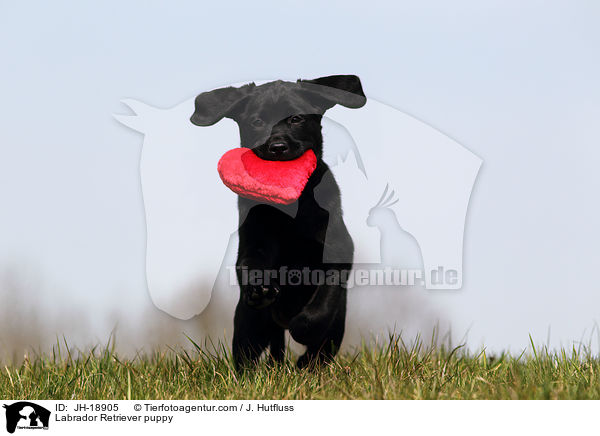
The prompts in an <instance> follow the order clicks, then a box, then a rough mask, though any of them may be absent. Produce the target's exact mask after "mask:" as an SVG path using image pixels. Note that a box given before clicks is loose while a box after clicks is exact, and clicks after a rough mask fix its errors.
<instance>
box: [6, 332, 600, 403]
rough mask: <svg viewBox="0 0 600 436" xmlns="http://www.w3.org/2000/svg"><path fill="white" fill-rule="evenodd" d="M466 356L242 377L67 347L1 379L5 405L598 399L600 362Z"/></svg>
mask: <svg viewBox="0 0 600 436" xmlns="http://www.w3.org/2000/svg"><path fill="white" fill-rule="evenodd" d="M463 350H464V349H463V348H462V347H457V348H454V349H449V348H448V347H444V346H438V347H428V346H424V345H422V344H421V343H420V342H418V341H417V342H416V343H415V345H411V346H406V345H404V344H403V342H402V341H401V340H399V339H398V338H392V340H391V342H390V344H389V345H387V346H382V347H374V348H373V347H371V348H367V347H363V349H361V350H359V351H357V352H356V353H354V354H344V355H340V356H338V357H336V359H335V361H334V362H333V363H331V364H329V365H327V366H324V367H322V368H320V369H318V370H313V371H310V370H303V371H300V370H297V369H295V367H294V365H293V361H292V360H291V357H290V358H289V359H288V361H286V363H284V364H281V365H269V364H268V363H267V362H263V363H261V364H260V365H259V367H258V368H257V369H256V370H255V371H253V372H249V373H246V374H244V375H241V376H240V375H238V374H236V373H235V372H234V371H233V369H232V365H231V362H230V360H229V359H228V358H227V357H226V353H224V351H223V350H221V352H219V353H217V354H218V355H219V356H217V357H214V356H211V355H208V354H206V353H205V352H203V351H201V350H200V348H197V349H196V350H195V351H194V352H193V353H191V352H189V351H183V350H180V351H174V350H171V351H168V352H160V353H159V352H157V353H154V354H152V355H148V356H141V355H140V356H137V357H136V358H134V359H131V360H125V359H121V358H119V357H118V356H117V355H116V354H115V353H114V352H113V350H111V347H106V348H104V349H103V350H100V351H98V350H97V349H96V350H92V351H90V352H87V353H84V354H81V353H79V354H78V357H74V355H73V353H72V351H71V350H69V349H68V347H66V346H65V345H62V346H59V345H57V346H55V348H54V352H53V353H52V355H44V356H37V357H35V358H26V359H25V360H24V362H23V363H21V364H19V365H11V366H9V365H7V366H3V368H2V369H1V371H0V397H1V398H3V399H598V398H600V381H599V380H598V374H599V372H600V360H599V359H598V358H597V357H595V356H592V355H591V354H589V353H585V352H582V351H581V349H580V350H576V349H573V350H569V351H568V352H567V351H564V350H562V351H559V352H549V351H547V350H546V349H541V350H540V349H536V347H535V346H533V344H532V345H531V347H530V349H529V350H527V352H523V354H522V355H521V356H510V355H508V354H504V355H499V356H495V357H492V356H487V355H486V353H485V351H482V352H480V353H479V354H470V353H468V352H465V351H463Z"/></svg>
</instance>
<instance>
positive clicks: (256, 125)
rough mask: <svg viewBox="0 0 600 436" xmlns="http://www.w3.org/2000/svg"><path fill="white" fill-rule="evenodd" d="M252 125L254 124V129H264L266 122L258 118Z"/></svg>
mask: <svg viewBox="0 0 600 436" xmlns="http://www.w3.org/2000/svg"><path fill="white" fill-rule="evenodd" d="M250 124H252V125H253V126H254V127H262V126H263V125H264V124H265V122H264V121H263V120H261V119H260V118H257V119H255V120H254V121H252V122H251V123H250Z"/></svg>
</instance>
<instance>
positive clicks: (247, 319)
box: [232, 299, 271, 371]
mask: <svg viewBox="0 0 600 436" xmlns="http://www.w3.org/2000/svg"><path fill="white" fill-rule="evenodd" d="M270 321H271V320H270V319H269V313H268V311H266V310H260V309H254V308H251V307H248V306H247V305H246V304H245V303H244V302H243V301H241V299H240V301H239V302H238V305H237V307H236V309H235V316H234V318H233V344H232V354H233V362H234V364H235V367H236V369H237V370H238V371H240V370H243V369H247V368H250V367H252V366H254V365H255V364H256V362H258V359H259V358H260V356H261V354H262V353H263V351H264V350H265V349H266V348H267V346H268V345H269V339H270V335H269V327H270V325H269V324H270Z"/></svg>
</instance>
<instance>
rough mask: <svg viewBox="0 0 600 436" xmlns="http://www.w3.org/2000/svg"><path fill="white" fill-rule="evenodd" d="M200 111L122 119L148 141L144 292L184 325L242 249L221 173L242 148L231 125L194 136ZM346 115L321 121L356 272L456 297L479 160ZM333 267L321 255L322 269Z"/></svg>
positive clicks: (384, 110)
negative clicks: (407, 276) (404, 272)
mask: <svg viewBox="0 0 600 436" xmlns="http://www.w3.org/2000/svg"><path fill="white" fill-rule="evenodd" d="M241 85H243V84H234V85H233V86H241ZM194 100H195V98H190V99H189V100H186V101H184V102H183V103H181V104H179V105H177V106H175V107H173V108H170V109H164V110H163V109H157V108H154V107H151V106H149V105H146V104H144V103H141V102H139V101H134V100H123V103H124V104H126V105H127V106H129V107H130V108H131V109H132V110H133V111H134V112H135V115H129V116H128V115H115V118H116V119H117V120H118V121H119V122H121V123H122V124H125V125H126V126H128V127H130V128H132V129H134V130H136V131H138V132H141V133H143V134H144V143H143V147H142V154H141V163H140V175H141V183H142V191H143V196H144V206H145V212H146V226H147V251H146V275H147V283H148V289H149V292H150V295H151V297H152V300H153V302H154V304H155V305H156V306H157V307H158V308H159V309H161V310H163V311H165V312H167V313H169V314H170V315H172V316H175V317H177V318H180V319H189V318H191V317H192V316H194V315H196V314H199V313H201V312H202V311H203V310H204V308H205V307H206V306H207V304H208V302H209V300H210V298H211V293H212V292H213V291H214V290H217V288H218V286H217V285H215V283H216V282H217V281H218V280H217V277H218V276H220V275H221V273H222V270H223V268H224V267H227V266H229V265H234V261H233V260H232V259H231V258H228V256H230V254H231V253H235V251H236V247H237V239H236V238H237V228H238V220H237V213H236V211H237V203H236V202H237V197H236V195H234V194H233V193H232V192H231V191H229V190H228V189H227V188H226V187H225V186H224V185H223V184H222V183H221V181H220V179H219V176H218V174H217V171H216V167H217V162H218V161H219V158H220V157H221V156H222V155H223V154H224V153H225V152H226V151H227V150H229V149H231V148H233V147H235V146H236V144H239V142H240V129H241V126H238V125H236V123H235V122H234V121H233V120H232V119H230V118H223V119H221V120H217V121H218V122H217V121H215V123H216V124H213V125H211V126H210V127H202V128H198V127H196V126H194V124H192V122H190V116H191V115H192V114H194V113H195V105H194ZM358 106H359V105H357V107H358ZM349 107H351V106H345V105H336V106H333V107H330V108H328V109H327V112H326V113H325V114H324V115H323V131H324V133H323V136H324V137H325V139H324V148H323V160H324V161H325V162H327V163H328V165H329V166H330V168H331V170H332V173H333V175H334V177H335V180H336V181H337V183H338V185H339V186H340V190H341V193H342V205H343V210H344V221H345V222H346V226H347V227H348V230H349V232H350V234H351V236H352V239H353V241H354V245H355V253H354V263H355V265H356V264H369V265H386V266H388V265H391V266H396V267H399V268H413V266H414V267H416V268H419V269H422V272H423V275H422V278H423V280H422V283H421V284H422V285H423V287H425V288H426V289H459V288H461V286H462V276H463V236H464V227H465V220H466V214H467V209H468V204H469V199H470V196H471V191H472V189H473V186H474V183H475V180H476V177H477V174H478V171H479V168H480V166H481V163H482V161H481V159H480V158H479V157H477V156H476V155H474V154H473V153H472V152H470V151H469V150H467V149H466V148H465V147H463V146H461V145H460V144H458V143H457V142H456V141H454V140H452V139H451V138H449V137H447V136H445V135H444V134H442V133H440V132H439V131H437V130H436V129H434V128H432V127H430V126H428V125H426V124H425V123H423V122H420V121H419V120H417V119H415V118H413V117H411V116H409V115H407V114H405V113H403V112H401V111H399V110H397V109H395V108H393V107H391V106H389V105H386V104H383V103H381V102H378V101H376V100H374V99H372V98H367V101H366V104H365V105H364V106H363V107H362V108H360V110H352V109H349ZM211 121H212V120H211ZM205 124H210V123H205ZM317 190H318V189H317ZM317 190H315V193H317ZM382 193H383V194H382ZM199 223H202V224H201V225H199ZM338 255H339V254H338V253H327V252H325V253H324V261H325V262H328V261H335V259H337V257H338ZM230 285H231V286H233V287H234V286H235V284H233V283H230ZM228 292H231V290H229V291H228ZM234 293H235V292H234Z"/></svg>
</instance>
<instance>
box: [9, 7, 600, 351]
mask: <svg viewBox="0 0 600 436" xmlns="http://www.w3.org/2000/svg"><path fill="white" fill-rule="evenodd" d="M599 19H600V5H599V4H598V3H597V2H593V1H589V2H585V1H575V2H552V1H544V2H542V1H530V2H522V1H518V2H517V1H513V2H510V1H509V2H507V1H491V2H485V4H484V2H476V1H462V2H452V4H450V3H448V2H442V1H439V2H434V1H429V2H418V3H417V2H413V4H412V5H408V4H404V2H389V3H386V2H373V1H372V2H364V3H359V2H348V1H345V2H329V3H327V4H326V3H324V2H302V3H299V2H283V1H279V2H262V1H254V2H247V3H244V4H241V3H240V4H237V3H227V2H213V3H200V2H149V1H139V2H117V1H105V2H102V3H98V4H94V5H92V4H91V3H83V2H79V3H77V2H60V1H55V2H49V3H42V2H39V3H35V2H27V1H23V2H7V1H2V2H0V57H1V59H2V64H1V69H0V78H1V80H0V96H1V98H2V105H1V106H0V126H1V129H0V199H1V202H2V214H1V215H0V263H1V264H2V265H3V266H4V265H6V266H11V265H19V266H20V267H21V268H25V269H29V270H30V271H33V272H35V275H36V276H39V277H41V279H40V280H42V281H43V282H44V283H46V284H47V285H46V286H47V289H48V291H47V295H48V296H50V297H52V298H55V297H56V296H60V298H59V300H63V299H66V298H68V299H74V300H76V301H78V302H79V303H78V304H80V305H81V307H82V308H83V309H82V310H83V312H84V313H89V318H90V319H97V320H98V322H100V321H101V320H102V319H103V318H102V316H103V314H104V312H110V310H111V307H112V306H113V305H115V304H116V301H117V300H116V299H117V296H120V297H125V298H126V299H127V301H129V302H130V303H132V304H137V303H138V302H140V301H144V302H147V301H148V295H147V293H146V291H145V288H144V257H143V256H144V241H145V234H144V213H143V205H142V199H141V191H140V186H139V174H138V160H139V153H140V148H141V144H142V139H141V137H140V135H139V134H137V133H135V132H133V131H130V130H128V129H126V128H125V127H123V126H121V125H119V124H118V123H117V122H116V121H115V120H114V119H113V118H112V116H111V114H112V113H118V112H126V109H124V108H123V106H122V105H121V104H120V103H119V100H120V99H122V98H125V97H131V98H137V99H140V100H142V101H145V102H147V103H150V104H153V105H155V106H158V107H171V106H174V105H176V104H178V103H180V102H181V101H183V100H185V99H188V98H190V97H191V96H193V95H195V94H196V93H197V92H200V91H204V90H207V89H211V88H214V87H216V86H219V85H222V84H229V83H236V82H243V81H250V80H255V79H261V78H271V77H281V78H284V79H294V78H298V77H303V78H311V77H318V76H321V75H328V74H335V73H351V74H357V75H359V76H360V77H361V79H362V82H363V86H364V89H365V91H366V93H367V94H368V95H369V96H371V97H373V98H376V99H377V100H379V101H381V102H384V103H387V104H389V105H391V106H394V107H396V108H398V109H400V110H403V111H405V112H407V113H408V114H410V115H413V116H415V117H417V118H419V119H421V120H423V121H425V122H427V123H428V124H430V125H431V126H433V127H435V128H436V129H438V130H440V131H442V132H444V133H446V134H447V135H449V136H450V137H452V138H454V139H455V140H457V141H458V142H460V143H461V144H463V145H464V146H465V147H467V148H469V149H470V150H472V151H473V152H474V153H475V154H477V155H478V156H480V157H481V158H482V159H483V160H484V164H483V167H482V169H481V172H480V174H479V179H478V181H477V183H476V186H475V190H474V192H473V196H472V199H471V208H470V211H469V214H468V222H467V227H466V232H465V264H464V274H465V275H464V283H465V286H464V289H463V290H462V291H459V292H456V291H448V292H445V293H444V292H442V293H438V294H436V295H435V296H431V297H430V298H434V299H436V301H437V303H438V304H440V305H441V306H442V307H445V308H447V310H448V317H449V318H450V319H451V321H452V325H453V328H454V329H455V331H462V332H464V331H466V330H467V329H468V328H469V327H470V333H469V339H470V341H471V343H472V344H473V345H479V344H480V343H483V342H485V343H486V345H488V347H490V348H491V349H495V350H499V349H504V348H510V349H511V350H519V349H520V348H521V347H523V346H525V345H526V344H527V341H528V336H527V335H528V334H529V333H531V334H532V335H533V336H534V338H536V340H540V341H545V340H546V333H547V330H548V327H549V326H551V328H552V336H551V343H552V344H553V345H559V344H563V345H565V344H570V343H571V342H570V341H572V340H576V339H579V337H580V336H581V334H582V333H583V332H584V331H585V330H586V329H587V330H588V331H589V329H590V328H591V327H592V326H593V325H594V322H595V321H596V320H597V319H598V318H599V315H600V292H599V290H600V289H599V285H598V281H597V275H596V271H597V269H598V266H599V264H600V253H599V250H598V247H599V246H600V230H599V228H598V225H597V223H598V222H600V219H599V218H600V207H599V206H598V202H597V197H598V188H599V187H600V173H599V172H598V165H599V163H600V128H599V127H598V126H599V123H598V119H600V81H599V80H598V77H600V60H599V59H600V57H599V56H598V53H599V52H600V28H599V27H598V25H597V24H598V22H599ZM104 308H106V310H104ZM86 311H87V312H86ZM66 333H67V334H68V332H66Z"/></svg>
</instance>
